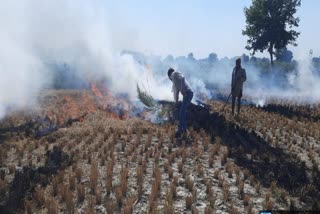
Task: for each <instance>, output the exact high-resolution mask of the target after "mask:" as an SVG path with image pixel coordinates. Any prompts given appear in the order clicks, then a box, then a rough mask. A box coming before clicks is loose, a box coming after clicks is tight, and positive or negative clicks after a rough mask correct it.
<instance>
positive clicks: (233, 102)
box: [232, 95, 236, 115]
mask: <svg viewBox="0 0 320 214" xmlns="http://www.w3.org/2000/svg"><path fill="white" fill-rule="evenodd" d="M235 101H236V97H234V96H233V95H232V115H234V104H235Z"/></svg>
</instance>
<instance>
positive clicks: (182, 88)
mask: <svg viewBox="0 0 320 214" xmlns="http://www.w3.org/2000/svg"><path fill="white" fill-rule="evenodd" d="M168 77H169V79H170V80H171V81H172V83H173V85H172V91H173V97H174V101H175V102H176V104H178V101H179V92H180V93H181V94H182V96H183V100H182V104H181V106H180V110H179V126H178V131H177V132H176V137H180V136H181V134H182V133H183V132H186V131H187V121H186V120H187V118H186V117H187V116H186V114H187V107H188V105H189V104H190V103H191V100H192V97H193V91H192V89H191V87H190V86H189V83H188V81H187V80H186V79H185V77H184V76H183V75H182V74H181V73H180V72H178V71H175V70H174V69H173V68H170V69H169V70H168Z"/></svg>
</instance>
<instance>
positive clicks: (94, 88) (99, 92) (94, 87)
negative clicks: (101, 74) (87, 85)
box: [91, 83, 103, 99]
mask: <svg viewBox="0 0 320 214" xmlns="http://www.w3.org/2000/svg"><path fill="white" fill-rule="evenodd" d="M91 91H92V92H93V93H94V94H95V95H96V96H97V97H99V98H101V99H102V98H103V95H102V93H101V91H100V90H99V89H98V88H97V85H96V84H94V83H91Z"/></svg>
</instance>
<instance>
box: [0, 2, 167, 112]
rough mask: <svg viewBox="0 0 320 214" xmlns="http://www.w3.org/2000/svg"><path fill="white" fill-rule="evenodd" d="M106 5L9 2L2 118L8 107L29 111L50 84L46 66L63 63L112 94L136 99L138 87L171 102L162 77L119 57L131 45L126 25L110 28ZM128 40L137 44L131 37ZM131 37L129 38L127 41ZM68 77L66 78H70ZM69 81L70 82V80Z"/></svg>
mask: <svg viewBox="0 0 320 214" xmlns="http://www.w3.org/2000/svg"><path fill="white" fill-rule="evenodd" d="M104 4H105V2H104V1H102V0H101V1H100V0H93V1H85V0H79V1H77V2H74V1H71V0H55V1H50V0H41V1H29V0H21V1H19V2H18V1H5V2H2V5H1V7H0V14H1V19H0V24H1V26H2V32H3V33H1V35H0V45H1V50H0V75H1V78H0V118H2V117H3V116H4V115H5V113H6V111H8V110H10V109H25V108H27V107H32V106H34V105H35V104H36V102H37V95H38V94H39V93H40V92H41V90H42V89H43V88H45V87H49V86H50V84H52V80H53V76H54V75H55V74H54V72H55V71H53V70H52V69H51V68H50V67H49V66H48V64H52V63H57V64H59V63H61V64H62V63H63V64H66V65H68V66H70V67H72V68H73V70H75V71H76V72H77V75H78V76H80V77H81V78H83V79H84V80H85V81H96V80H100V79H106V80H108V81H107V87H108V88H109V89H110V90H111V91H112V92H114V93H127V94H129V95H130V97H131V98H135V97H136V85H137V83H146V82H147V83H148V85H146V87H148V90H149V91H150V93H152V94H153V95H154V96H155V98H168V97H169V92H170V91H169V92H168V93H161V92H165V91H167V90H165V89H164V87H166V85H165V84H163V83H162V82H161V81H162V80H161V79H160V80H159V79H158V78H155V77H153V76H152V75H150V72H149V73H148V71H147V69H146V67H145V66H144V65H140V64H139V63H137V62H136V61H134V60H133V59H132V57H131V56H128V55H121V54H120V47H123V45H127V44H120V43H121V42H124V41H125V40H124V39H123V36H119V35H126V33H127V32H126V30H125V28H124V27H123V26H119V27H118V28H117V25H115V24H112V29H111V27H110V26H111V20H112V19H111V18H110V17H108V12H107V11H106V10H105V8H106V7H105V5H104ZM126 37H127V40H126V41H125V42H124V43H128V41H130V43H131V46H132V47H133V46H134V41H133V40H130V39H131V38H132V37H130V35H127V36H126ZM129 37H130V38H129ZM66 78H67V77H66ZM66 82H68V81H66Z"/></svg>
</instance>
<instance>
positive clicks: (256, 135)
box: [0, 90, 320, 214]
mask: <svg viewBox="0 0 320 214" xmlns="http://www.w3.org/2000/svg"><path fill="white" fill-rule="evenodd" d="M49 98H50V99H49ZM119 103H120V105H119ZM207 104H208V105H209V107H210V108H209V109H204V108H202V107H200V106H196V105H192V106H190V109H189V111H188V113H189V120H190V121H189V123H190V122H191V121H192V124H193V127H192V128H191V129H190V130H189V135H188V136H187V137H185V138H183V140H182V142H181V143H182V145H181V146H178V144H177V143H178V142H177V140H176V139H175V138H174V134H175V130H176V125H175V124H174V123H173V122H169V123H165V124H162V125H159V124H153V123H151V122H149V121H146V120H144V119H143V118H144V116H143V114H144V113H143V112H142V113H140V114H136V115H134V116H130V115H131V114H130V112H131V111H133V108H131V107H130V104H128V102H127V100H126V98H124V97H117V98H115V97H110V96H107V97H101V96H99V93H98V92H95V90H91V91H88V92H86V91H82V92H79V91H51V92H50V93H49V92H48V93H47V94H44V95H43V97H42V101H41V105H40V110H39V111H35V112H31V113H28V114H26V113H21V112H19V113H17V112H16V113H12V115H11V116H8V117H7V118H5V119H4V120H3V121H2V123H1V126H0V127H1V129H0V131H1V136H0V137H1V144H0V213H10V212H21V213H23V212H26V213H233V214H235V213H257V212H258V211H259V210H311V209H314V210H317V209H320V204H319V201H320V157H319V154H320V130H319V127H320V108H319V106H316V105H314V106H312V107H310V106H295V105H291V104H290V103H280V102H279V103H274V104H273V105H268V106H265V107H263V108H258V107H255V106H249V105H247V106H244V107H243V108H242V109H241V116H240V117H233V116H232V115H231V112H230V106H228V107H227V108H226V109H225V111H224V112H222V108H223V105H224V103H223V102H221V101H217V100H208V101H207ZM119 106H122V107H123V109H121V112H122V113H121V115H119V110H120V109H119ZM35 117H38V118H45V117H49V119H48V120H49V121H50V124H51V125H54V127H55V129H49V128H48V126H44V128H42V129H41V128H39V126H41V124H40V125H39V126H35V125H32V126H30V127H26V126H25V125H23V124H26V123H27V122H28V121H30V120H31V119H33V118H35ZM43 121H44V120H36V122H35V123H36V124H37V125H38V123H43ZM51 125H50V127H51ZM10 127H16V128H10ZM35 127H37V129H36V128H35ZM29 129H36V130H37V131H38V132H36V131H33V132H32V131H30V130H29ZM43 131H46V132H43ZM30 133H33V134H30ZM34 133H44V134H41V135H40V134H39V135H35V134H34Z"/></svg>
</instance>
